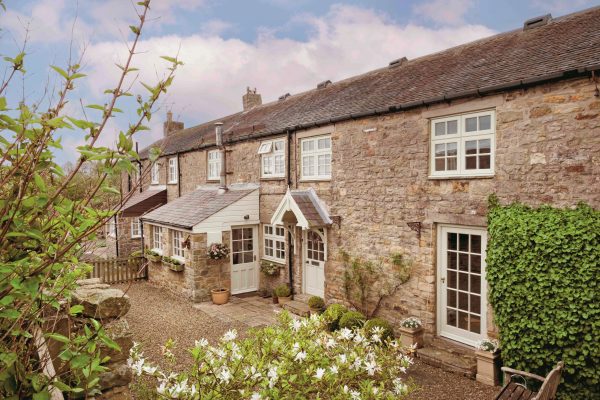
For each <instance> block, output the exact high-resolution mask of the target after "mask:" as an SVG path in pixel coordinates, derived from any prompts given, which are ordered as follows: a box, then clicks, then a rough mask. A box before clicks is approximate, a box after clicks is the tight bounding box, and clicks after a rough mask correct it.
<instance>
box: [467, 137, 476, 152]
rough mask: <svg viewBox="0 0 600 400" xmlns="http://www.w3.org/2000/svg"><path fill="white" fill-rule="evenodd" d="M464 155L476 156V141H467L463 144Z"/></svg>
mask: <svg viewBox="0 0 600 400" xmlns="http://www.w3.org/2000/svg"><path fill="white" fill-rule="evenodd" d="M465 153H466V154H477V140H467V141H466V142H465Z"/></svg>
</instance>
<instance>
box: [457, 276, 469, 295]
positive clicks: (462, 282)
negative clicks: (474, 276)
mask: <svg viewBox="0 0 600 400" xmlns="http://www.w3.org/2000/svg"><path fill="white" fill-rule="evenodd" d="M458 288H459V289H460V290H464V291H468V290H469V274H467V273H464V272H461V273H460V274H459V276H458Z"/></svg>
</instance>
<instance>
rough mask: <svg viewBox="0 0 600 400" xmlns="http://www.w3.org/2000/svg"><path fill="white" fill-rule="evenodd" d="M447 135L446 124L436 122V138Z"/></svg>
mask: <svg viewBox="0 0 600 400" xmlns="http://www.w3.org/2000/svg"><path fill="white" fill-rule="evenodd" d="M445 133H446V123H445V122H436V123H435V136H442V135H444V134H445Z"/></svg>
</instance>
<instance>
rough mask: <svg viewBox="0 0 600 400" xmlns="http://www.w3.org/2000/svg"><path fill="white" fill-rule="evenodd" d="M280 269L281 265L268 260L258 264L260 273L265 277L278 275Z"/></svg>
mask: <svg viewBox="0 0 600 400" xmlns="http://www.w3.org/2000/svg"><path fill="white" fill-rule="evenodd" d="M281 267H282V265H281V264H277V263H275V262H273V261H269V260H262V261H261V262H260V272H262V273H263V274H265V275H266V276H276V275H279V270H280V269H281Z"/></svg>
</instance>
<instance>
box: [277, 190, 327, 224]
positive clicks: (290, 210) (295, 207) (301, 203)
mask: <svg viewBox="0 0 600 400" xmlns="http://www.w3.org/2000/svg"><path fill="white" fill-rule="evenodd" d="M290 222H295V223H296V225H297V226H299V227H301V228H302V229H310V228H322V227H324V226H328V225H331V218H330V217H329V212H328V211H327V209H326V207H325V204H324V203H323V202H322V201H321V199H319V196H317V193H316V192H315V190H314V189H313V188H310V189H308V190H290V189H289V188H288V190H287V192H286V194H285V196H284V197H283V199H282V200H281V202H280V203H279V206H278V207H277V210H276V211H275V214H273V217H272V218H271V224H272V225H283V224H285V223H290Z"/></svg>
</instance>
